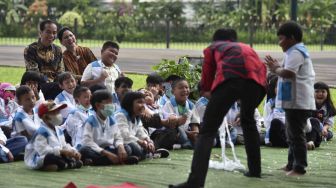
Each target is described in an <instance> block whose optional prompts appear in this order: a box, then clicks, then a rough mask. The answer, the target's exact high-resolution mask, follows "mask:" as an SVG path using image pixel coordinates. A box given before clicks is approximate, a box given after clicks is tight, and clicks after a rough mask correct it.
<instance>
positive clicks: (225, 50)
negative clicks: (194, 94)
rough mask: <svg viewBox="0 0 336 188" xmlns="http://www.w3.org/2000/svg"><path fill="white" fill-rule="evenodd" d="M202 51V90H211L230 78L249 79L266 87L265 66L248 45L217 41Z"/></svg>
mask: <svg viewBox="0 0 336 188" xmlns="http://www.w3.org/2000/svg"><path fill="white" fill-rule="evenodd" d="M203 53H204V63H203V67H202V80H201V86H202V90H203V91H210V90H211V91H213V90H214V89H215V88H216V87H217V86H218V85H219V84H221V83H223V82H224V81H226V80H228V79H232V78H243V79H251V80H254V81H255V82H256V83H258V84H259V85H261V86H263V87H264V88H265V89H266V66H265V64H264V63H263V62H261V60H260V58H259V56H258V55H257V53H256V52H255V51H254V50H253V49H252V48H251V47H250V46H248V45H246V44H243V43H238V42H230V41H217V42H214V43H212V44H211V45H210V46H209V47H207V48H206V49H205V50H204V51H203Z"/></svg>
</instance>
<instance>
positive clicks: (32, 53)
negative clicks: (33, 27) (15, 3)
mask: <svg viewBox="0 0 336 188" xmlns="http://www.w3.org/2000/svg"><path fill="white" fill-rule="evenodd" d="M39 29H40V33H39V39H38V41H37V42H34V43H32V44H30V45H28V46H27V47H26V48H25V50H24V59H25V64H26V71H36V72H39V73H40V74H41V76H42V78H43V81H44V82H45V83H44V84H42V85H41V90H42V92H43V94H44V98H45V99H46V100H48V99H52V100H54V98H55V97H56V96H57V95H58V94H59V93H60V92H61V91H62V90H61V89H60V88H59V86H58V83H57V82H56V80H55V79H56V78H57V75H58V74H60V73H61V72H63V71H64V66H63V62H62V49H61V47H59V46H57V45H55V44H54V40H55V39H56V36H57V25H56V23H55V22H54V21H52V20H44V21H42V22H41V23H40V24H39Z"/></svg>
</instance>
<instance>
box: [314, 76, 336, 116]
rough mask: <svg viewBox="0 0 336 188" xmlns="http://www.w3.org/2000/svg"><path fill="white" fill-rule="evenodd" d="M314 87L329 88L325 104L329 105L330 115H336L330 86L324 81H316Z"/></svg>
mask: <svg viewBox="0 0 336 188" xmlns="http://www.w3.org/2000/svg"><path fill="white" fill-rule="evenodd" d="M314 89H325V90H327V99H326V101H325V104H326V106H327V110H328V112H329V116H335V115H336V109H335V106H334V103H333V101H332V100H331V97H330V89H329V86H328V85H327V84H326V83H324V82H316V83H315V84H314Z"/></svg>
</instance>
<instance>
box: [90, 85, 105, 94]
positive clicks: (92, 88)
mask: <svg viewBox="0 0 336 188" xmlns="http://www.w3.org/2000/svg"><path fill="white" fill-rule="evenodd" d="M104 89H107V88H106V86H104V85H101V84H96V85H93V86H91V87H90V90H91V93H92V94H93V93H94V92H96V91H98V90H104Z"/></svg>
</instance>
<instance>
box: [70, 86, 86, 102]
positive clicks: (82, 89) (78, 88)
mask: <svg viewBox="0 0 336 188" xmlns="http://www.w3.org/2000/svg"><path fill="white" fill-rule="evenodd" d="M86 91H90V89H89V88H87V87H84V86H76V88H75V90H74V92H73V96H74V98H75V99H77V98H79V97H80V96H81V94H82V93H84V92H86Z"/></svg>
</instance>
